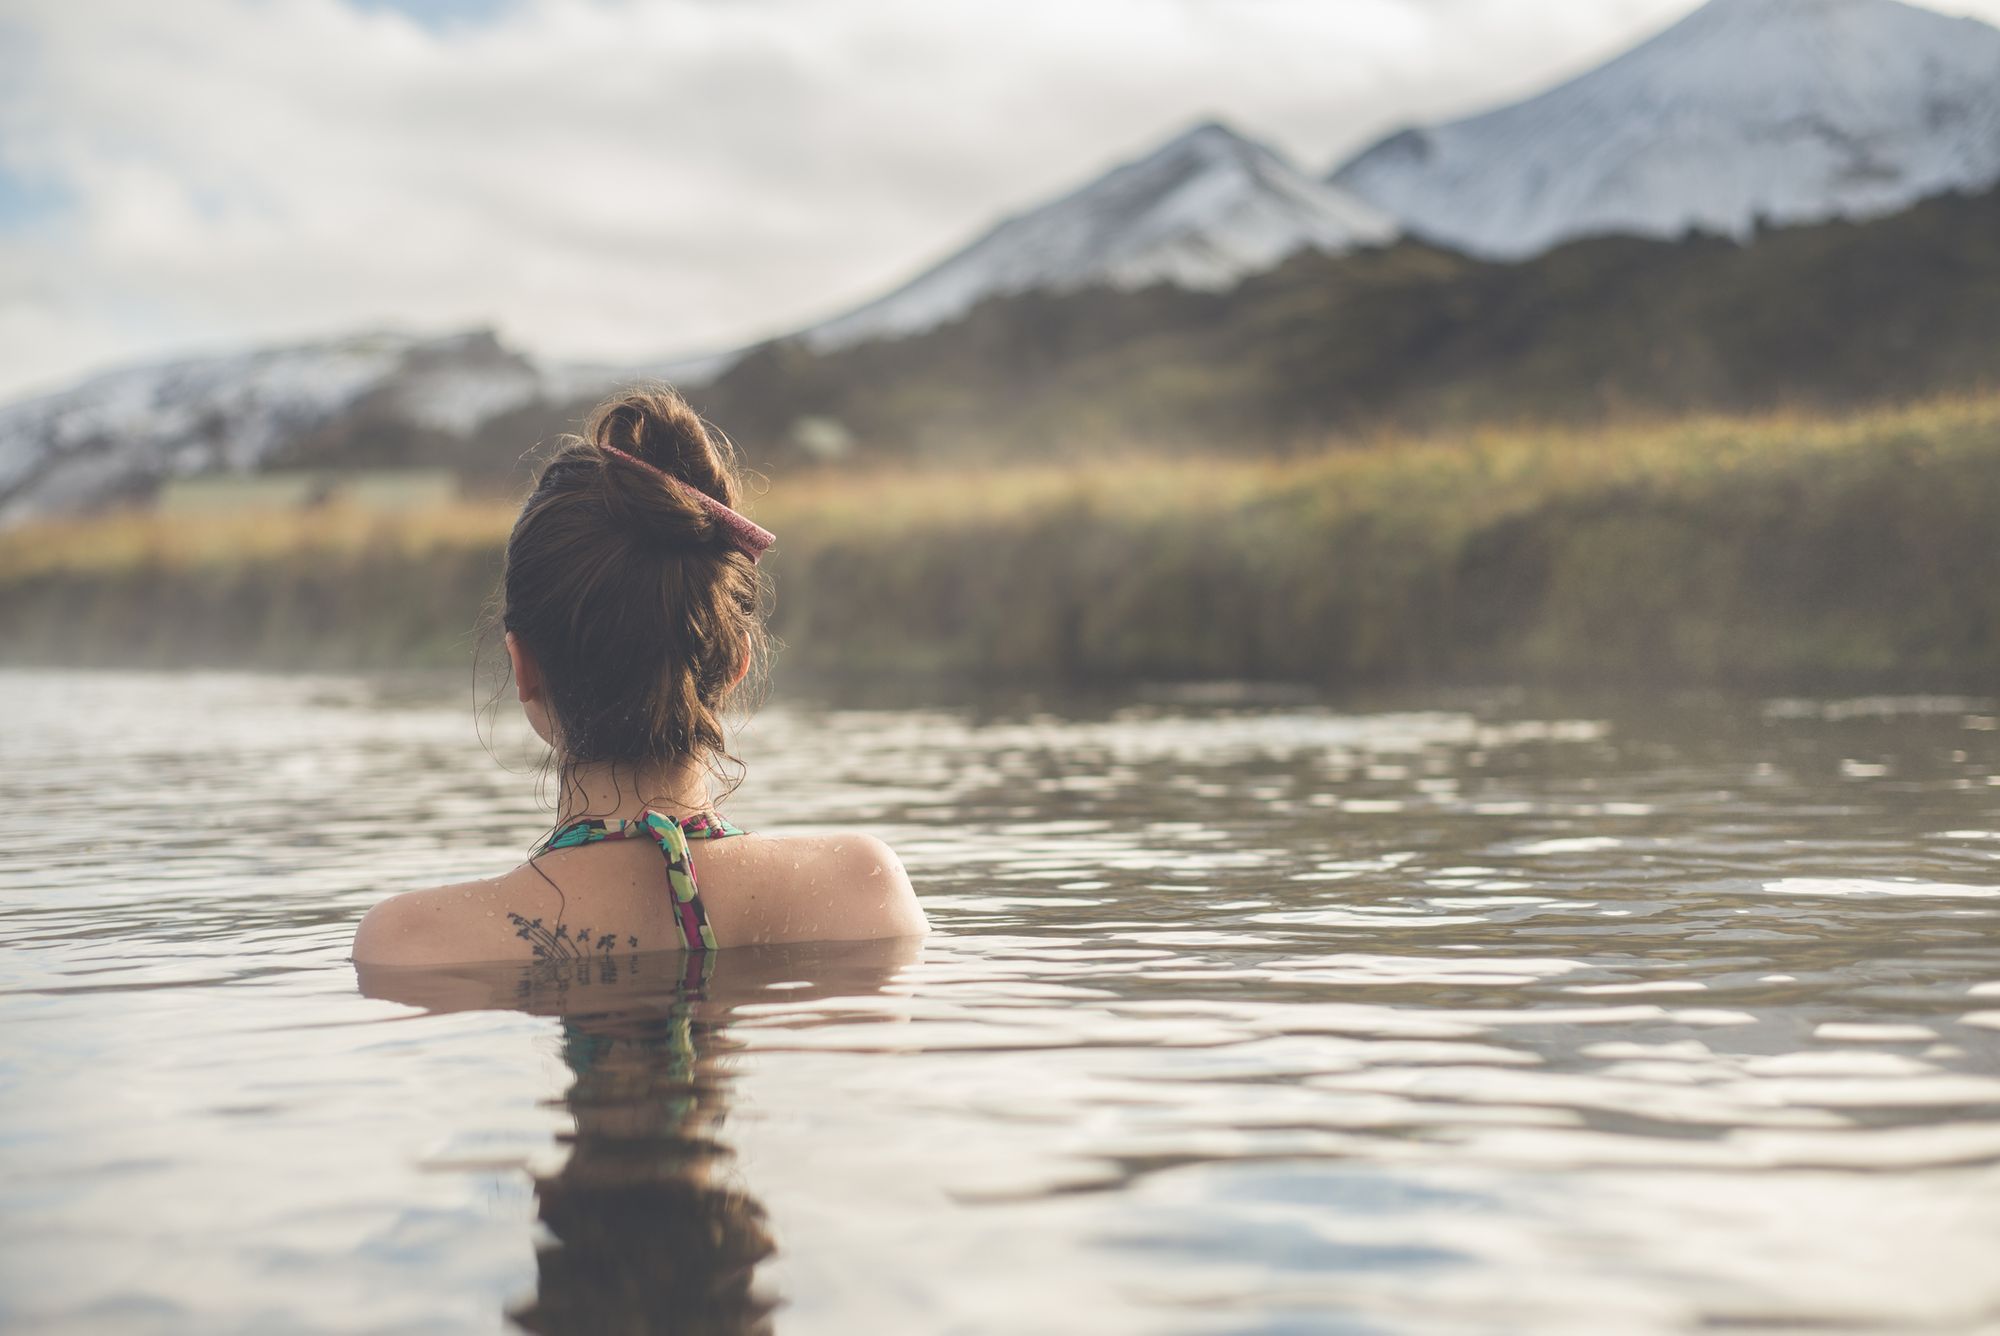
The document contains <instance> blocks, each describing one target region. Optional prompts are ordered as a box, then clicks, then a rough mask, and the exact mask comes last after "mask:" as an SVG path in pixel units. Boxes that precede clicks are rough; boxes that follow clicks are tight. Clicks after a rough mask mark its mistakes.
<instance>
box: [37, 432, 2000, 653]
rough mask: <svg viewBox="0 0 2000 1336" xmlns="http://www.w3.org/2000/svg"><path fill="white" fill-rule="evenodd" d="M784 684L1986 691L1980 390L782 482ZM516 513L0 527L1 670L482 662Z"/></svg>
mask: <svg viewBox="0 0 2000 1336" xmlns="http://www.w3.org/2000/svg"><path fill="white" fill-rule="evenodd" d="M751 508H752V510H753V513H754V514H755V515H756V516H757V518H758V519H759V520H760V521H762V522H764V523H765V524H767V525H769V526H770V527H771V528H773V529H775V530H776V531H777V532H778V533H779V535H780V546H779V549H778V551H777V552H775V553H774V554H773V557H772V559H771V562H770V567H771V571H772V575H773V577H774V581H775V587H776V590H777V608H776V623H775V624H776V627H777V630H778V632H779V634H780V635H781V637H782V638H783V640H784V641H785V642H786V645H787V648H786V650H785V652H784V658H783V663H784V664H785V666H786V668H787V669H788V670H789V671H793V672H801V673H804V672H811V673H824V674H838V675H849V674H853V675H867V674H885V673H887V674H898V673H934V674H947V675H963V676H967V677H988V678H1004V679H1016V680H1018V679H1049V680H1056V679H1062V680H1095V681H1119V680H1136V679H1194V678H1243V679H1264V680H1286V681H1303V682H1317V683H1326V684H1360V683H1370V682H1384V681H1397V680H1430V681H1475V682H1492V681H1500V680H1518V681H1567V682H1606V683H1610V682H1635V681H1636V682H1654V683H1659V684H1705V683H1734V684H1743V685H1759V686H1784V687H1794V688H1802V689H1803V688H1839V687H1857V688H1858V687H1866V686H1869V685H1872V684H1879V683H1884V682H1894V683H1896V684H1898V685H1900V686H1905V687H1907V686H1912V685H1918V684H1927V685H1936V686H1940V687H1943V686H1950V687H1958V688H1968V689H1981V688H1990V687H1992V686H1994V685H1995V684H2000V537H1996V535H2000V395H1996V394H1984V395H1974V396H1963V397H1948V398H1934V399H1929V400H1925V401H1923V402H1920V403H1916V404H1912V405H1906V406H1901V407H1892V408H1883V409H1878V410H1871V411H1866V412H1860V413H1854V414H1849V415H1842V416H1817V415H1812V414H1806V413H1767V414H1762V415H1757V416H1748V417H1696V418H1689V419H1684V420H1677V421H1666V422H1660V423H1657V424H1653V425H1627V426H1624V427H1620V428H1616V429H1609V430H1586V429H1582V428H1515V429H1502V428H1488V429H1479V430H1469V431H1465V432H1459V433H1452V434H1440V435H1436V436H1431V437H1423V438H1415V437H1412V438H1395V439H1387V438H1384V439H1345V440H1338V441H1330V442H1327V443H1326V444H1325V445H1324V446H1323V447H1322V448H1320V449H1318V450H1314V451H1308V452H1303V453H1299V454H1294V455H1290V456H1285V457H1258V458H1250V459H1244V458H1225V457H1218V456H1210V455H1197V454H1183V455H1178V456H1174V457H1171V458H1160V457H1158V456H1150V457H1144V458H1140V457H1137V456H1135V457H1133V458H1132V459H1130V460H1129V461H1126V460H1120V459H1116V458H1104V457H1101V456H1099V457H1092V458H1090V459H1089V460H1088V461H1087V462H1082V463H1077V464H1073V465H1061V464H1055V463H1026V464H1019V465H1014V466H1002V465H978V466H973V465H960V466H958V467H946V466H942V465H940V466H936V467H933V468H929V469H919V468H909V467H904V468H901V469H894V470H883V471H871V472H867V473H860V472H851V471H837V470H825V471H816V472H804V471H801V472H799V473H796V474H788V475H786V476H783V477H781V478H779V479H778V480H776V481H775V482H774V483H773V484H772V485H771V487H770V488H769V490H768V492H767V493H766V494H765V495H763V496H761V497H759V498H758V499H757V500H756V501H755V503H754V504H753V505H752V507H751ZM511 514H512V507H511V506H508V505H506V504H504V503H497V502H496V503H490V504H489V503H480V504H470V505H454V506H446V507H438V508H429V509H425V510H421V511H418V512H413V513H406V514H387V515H385V514H371V513H365V512H361V511H357V510H348V509H343V508H341V507H339V506H329V507H322V508H319V509H313V510H304V511H272V512H265V513H261V514H246V515H237V516H224V517H213V516H200V517H193V516H175V515H170V514H142V513H132V512H128V513H121V514H111V515H106V516H102V517H98V518H92V519H82V520H70V521H61V522H45V523H38V524H31V525H27V526H23V527H19V528H16V529H13V530H9V531H7V532H4V533H0V645H4V648H0V658H4V659H5V660H6V661H9V662H13V663H42V664H52V663H53V664H67V665H106V666H110V665H151V666H157V665H185V666H195V665H240V664H245V663H250V664H257V665H263V666H270V667H281V668H363V667H416V666H448V665H453V664H462V663H465V662H467V661H468V658H469V655H470V652H471V647H472V643H473V636H472V633H471V628H472V627H473V625H474V623H475V621H476V620H477V617H478V614H479V612H480V609H481V607H482V605H483V603H484V602H485V600H486V599H487V598H488V597H489V595H490V592H491V589H492V584H493V581H494V578H495V575H496V573H497V570H498V564H499V558H500V551H501V546H502V544H503V543H504V541H505V535H506V530H507V526H508V523H509V522H510V519H511Z"/></svg>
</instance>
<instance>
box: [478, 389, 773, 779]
mask: <svg viewBox="0 0 2000 1336" xmlns="http://www.w3.org/2000/svg"><path fill="white" fill-rule="evenodd" d="M616 451H623V452H624V453H625V454H626V455H630V456H632V458H631V459H626V458H621V457H620V456H619V455H618V454H617V453H615V452H616ZM735 453H736V452H735V449H734V447H733V446H731V445H730V443H729V440H728V438H727V437H725V436H723V435H722V433H721V432H719V431H711V430H710V429H709V427H708V425H707V424H706V423H704V422H703V421H702V420H701V418H700V417H699V416H698V415H697V414H696V413H695V411H694V410H693V409H692V408H690V407H689V406H688V404H687V401H686V400H684V399H682V398H681V397H680V395H678V394H676V393H674V392H673V391H672V390H669V389H666V388H664V387H662V388H658V389H648V390H638V391H633V392H631V393H627V394H621V395H619V396H617V397H616V398H613V399H610V400H608V401H606V402H605V403H603V404H601V405H599V406H598V408H597V409H596V411H595V412H593V413H592V414H591V415H590V418H589V420H588V421H587V422H586V423H585V425H584V429H583V434H582V435H581V436H570V437H565V438H563V440H562V442H561V443H560V446H559V448H558V449H557V451H556V453H555V455H554V456H553V457H552V458H551V459H550V460H549V462H548V464H547V465H546V466H545V467H544V468H543V469H542V473H541V477H540V478H539V479H538V480H537V481H536V483H535V490H534V491H533V493H531V494H530V495H529V497H528V500H527V502H526V504H524V505H523V506H522V507H521V514H520V517H519V518H518V519H516V520H515V521H514V530H513V532H512V533H511V534H510V535H509V536H508V539H507V569H506V575H505V576H504V577H503V579H502V582H501V612H500V623H501V625H502V626H503V627H505V628H506V630H508V631H510V632H512V633H513V634H514V635H515V636H516V637H517V638H518V639H519V640H520V642H521V644H522V646H523V647H524V648H525V649H527V651H528V652H529V653H530V654H531V655H533V657H534V659H535V662H536V663H537V664H538V665H539V666H540V668H541V671H542V676H543V679H544V686H545V688H546V691H547V703H548V708H549V714H550V718H551V721H552V723H553V725H554V733H555V738H554V744H555V751H556V761H557V767H558V773H559V775H560V776H561V778H562V780H563V781H564V783H565V787H566V786H567V780H568V777H569V774H570V772H571V771H572V769H573V768H574V767H575V766H578V765H587V764H592V763H597V762H606V761H608V762H611V763H613V764H614V765H615V766H619V767H625V766H630V767H631V768H632V770H633V772H634V778H635V779H636V778H637V776H638V772H640V771H642V770H645V769H656V768H664V767H667V766H671V765H674V764H677V763H680V762H683V761H687V760H694V761H697V762H699V763H701V764H705V765H716V764H718V763H719V762H721V761H723V760H728V759H731V758H730V757H729V754H728V752H727V750H726V748H725V746H724V738H723V725H722V716H723V712H724V710H725V709H726V708H727V707H728V706H729V705H730V704H732V703H737V702H744V703H747V697H748V696H749V694H750V693H749V692H748V691H747V690H745V689H743V688H739V687H738V685H737V678H738V676H739V674H740V672H741V671H742V669H743V668H744V656H745V655H748V656H749V659H750V666H751V667H752V669H753V670H756V669H761V668H762V667H763V665H764V662H765V659H766V656H767V653H768V649H769V642H768V640H767V638H766V635H765V632H764V609H765V607H766V605H767V602H768V598H767V587H766V585H765V583H764V581H763V579H762V577H761V576H760V574H759V572H758V570H757V567H756V566H755V565H754V564H753V563H752V562H751V560H750V559H749V558H748V557H746V556H745V555H743V553H741V552H739V551H737V550H736V549H735V548H734V547H732V546H730V545H729V541H728V537H729V536H728V533H727V531H726V530H725V529H724V528H723V527H722V526H721V525H720V524H718V523H717V522H716V520H715V518H714V517H713V516H712V515H711V514H710V513H709V512H708V511H707V510H704V509H703V508H702V507H701V505H700V504H699V503H697V502H696V501H695V500H694V499H693V498H692V497H689V496H687V495H686V494H684V493H683V492H682V491H680V489H678V488H676V487H674V486H673V485H672V484H671V483H669V482H668V481H667V479H666V478H662V477H661V476H660V475H659V473H655V472H654V471H653V470H654V469H658V470H660V472H661V473H665V474H668V475H670V476H671V477H673V478H677V479H679V480H680V481H682V482H685V483H687V484H689V485H690V486H693V487H696V488H699V489H700V490H701V491H703V492H705V493H707V494H708V495H709V496H712V497H714V498H715V499H716V500H718V501H720V502H722V503H723V504H724V505H727V506H732V507H733V506H735V505H736V504H737V502H738V497H739V494H740V492H741V483H740V481H739V479H738V476H737V468H736V458H735ZM634 460H639V461H643V462H640V463H635V462H634ZM647 465H651V466H652V467H651V468H649V467H647ZM745 685H746V686H747V685H748V684H747V683H746V684H745Z"/></svg>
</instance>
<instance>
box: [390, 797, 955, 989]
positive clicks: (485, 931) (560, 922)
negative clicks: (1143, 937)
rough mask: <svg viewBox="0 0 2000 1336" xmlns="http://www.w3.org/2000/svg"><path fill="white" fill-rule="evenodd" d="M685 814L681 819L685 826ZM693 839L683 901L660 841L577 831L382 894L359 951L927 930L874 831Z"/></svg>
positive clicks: (757, 941) (553, 955) (444, 956)
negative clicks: (489, 870)
mask: <svg viewBox="0 0 2000 1336" xmlns="http://www.w3.org/2000/svg"><path fill="white" fill-rule="evenodd" d="M700 820H701V821H703V822H708V821H710V819H709V818H701V819H700ZM606 824H607V825H608V826H612V827H614V828H615V827H616V825H617V823H606ZM656 824H665V825H668V826H674V825H675V823H674V822H673V820H672V818H670V817H666V816H664V815H662V814H658V813H654V814H651V817H650V820H648V819H647V818H644V817H639V818H634V821H633V825H635V826H638V827H639V828H640V829H646V828H647V827H649V826H651V825H656ZM689 825H694V823H692V822H689V823H681V825H680V826H679V829H680V830H681V831H682V832H683V834H684V835H685V834H686V833H687V827H688V826H689ZM695 829H696V830H697V831H699V830H701V829H702V827H701V826H699V825H697V826H695ZM708 829H715V826H713V825H710V826H709V827H708ZM728 829H729V830H731V831H733V832H734V828H733V827H731V828H728ZM650 833H651V832H650V830H648V834H650ZM558 838H560V837H558ZM556 842H557V841H553V840H552V841H550V843H551V844H552V845H553V844H555V843H556ZM685 847H686V850H687V864H686V866H688V867H689V868H690V870H691V872H692V875H691V876H689V877H688V878H687V883H688V885H690V886H691V887H692V889H693V895H692V897H688V898H683V896H682V894H681V891H682V889H684V888H683V887H677V886H676V885H675V882H676V880H678V879H679V878H678V877H677V876H676V875H675V873H674V871H673V869H672V867H671V865H670V862H669V859H668V857H667V856H666V855H665V854H664V852H663V850H662V849H661V847H660V842H659V841H657V840H655V839H652V838H637V837H626V838H614V839H599V840H589V841H579V842H576V843H573V844H570V845H568V846H565V847H559V848H551V849H550V850H549V851H548V852H546V853H541V854H538V855H537V856H535V857H534V858H533V859H532V860H531V861H530V862H528V863H524V864H522V865H521V866H520V867H518V868H515V869H514V870H513V871H511V872H508V873H505V874H504V875H502V876H498V877H494V878H490V879H488V880H484V881H474V882H466V883H463V884H461V885H456V886H440V887H437V888H435V889H433V890H424V891H410V892H406V893H405V894H402V895H398V896H395V897H393V898H391V899H389V900H385V901H383V902H382V903H381V904H379V905H377V906H376V907H375V908H374V909H373V910H371V911H369V913H368V916H367V917H366V918H365V919H363V920H362V923H361V927H360V930H359V931H358V932H357V933H356V934H355V939H354V958H355V960H356V961H358V962H360V963H362V964H364V965H439V964H449V963H451V962H454V961H477V960H509V959H522V960H535V959H562V958H582V957H586V956H589V955H592V954H594V953H595V954H608V953H624V952H627V951H661V950H675V949H683V950H696V951H699V950H710V949H715V948H719V947H727V946H761V945H769V944H774V943H779V942H804V941H864V940H870V939H874V938H881V937H904V936H915V935H919V934H921V933H923V932H924V931H925V930H926V925H925V922H924V915H923V910H922V908H921V907H920V906H919V905H918V904H917V899H916V895H915V893H914V892H913V891H912V890H911V887H910V880H909V877H908V876H907V875H906V874H905V873H904V871H903V866H902V863H901V862H900V861H899V860H898V859H897V857H896V855H895V853H894V852H893V851H892V850H891V849H890V848H889V847H888V846H887V845H886V844H884V843H882V841H880V840H878V839H876V838H874V837H873V836H869V835H810V836H789V837H786V836H769V835H753V834H747V833H743V832H734V833H730V834H727V835H722V834H717V835H705V834H697V835H696V836H695V837H694V838H691V839H686V840H685ZM691 919H692V920H693V921H694V923H695V924H696V926H695V927H694V928H693V930H692V931H690V929H689V923H690V920H691Z"/></svg>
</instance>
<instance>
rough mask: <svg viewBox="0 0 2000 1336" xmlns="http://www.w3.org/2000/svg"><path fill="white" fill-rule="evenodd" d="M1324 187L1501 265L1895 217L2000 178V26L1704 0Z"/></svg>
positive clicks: (1781, 1) (1771, 2)
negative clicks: (1602, 239) (1619, 241)
mask: <svg viewBox="0 0 2000 1336" xmlns="http://www.w3.org/2000/svg"><path fill="white" fill-rule="evenodd" d="M1329 179H1330V181H1331V182H1332V183H1333V184H1335V185H1337V186H1340V187H1342V188H1344V189H1346V190H1349V191H1351V192H1353V193H1354V194H1355V195H1357V196H1359V197H1360V198H1362V199H1364V200H1367V201H1369V202H1370V203H1372V204H1374V205H1377V206H1378V207H1380V208H1382V209H1383V210H1385V211H1387V212H1388V213H1390V214H1392V215H1394V216H1395V217H1396V218H1397V219H1398V220H1399V221H1400V222H1401V223H1402V224H1403V225H1404V226H1405V227H1406V228H1407V229H1408V230H1410V231H1411V232H1413V233H1416V234H1418V235H1421V236H1424V237H1427V238H1429V239H1431V240H1434V241H1438V242H1442V243H1443V244H1445V245H1448V246H1453V247H1456V248H1458V249H1462V250H1467V251H1470V252H1472V253H1474V254H1478V255H1484V256H1488V257H1493V258H1502V259H1513V258H1520V257H1524V256H1527V255H1532V254H1536V253H1538V252H1540V251H1543V250H1546V249H1548V248H1549V247H1550V246H1553V245H1555V244H1557V243H1560V242H1562V241H1566V240H1569V239H1572V238H1575V237H1581V236H1589V235H1598V234H1605V233H1632V234H1639V235H1645V236H1667V237H1671V236H1677V235H1680V234H1682V233H1684V232H1686V231H1687V230H1689V229H1690V228H1699V229H1701V230H1704V231H1709V232H1719V233H1725V234H1729V235H1733V236H1737V237H1744V236H1747V235H1749V234H1750V233H1752V232H1753V231H1754V230H1755V228H1756V226H1757V222H1758V220H1759V218H1762V219H1764V220H1766V221H1769V222H1772V223H1795V222H1810V221H1819V220H1823V219H1827V218H1834V217H1849V218H1863V217H1870V216H1874V215H1879V214H1885V213H1890V212H1894V211H1896V210H1898V209H1901V208H1903V207H1906V206H1908V205H1910V204H1913V203H1915V202H1916V201H1918V200H1920V199H1924V198H1926V197H1929V196H1932V195H1937V194H1941V193H1943V192H1945V191H1947V190H1953V189H1963V190H1982V189H1984V188H1986V187H1988V186H1990V185H1992V184H1993V183H1994V182H1995V181H2000V29H1996V28H1993V27H1990V26H1988V25H1986V24H1984V23H1980V22H1977V21H1976V20H1973V19H1963V18H1950V17H1947V16H1945V15H1942V14H1939V13H1936V12H1934V11H1931V10H1924V9H1916V8H1912V7H1911V6H1909V5H1904V4H1899V3H1896V0H1710V3H1708V4H1707V5H1705V6H1703V7H1702V8H1701V9H1699V10H1697V11H1695V13H1693V14H1692V15H1690V16H1689V17H1687V18H1686V19H1684V20H1682V21H1681V22H1680V23H1678V24H1676V25H1675V26H1674V27H1672V28H1670V29H1668V30H1667V31H1666V32H1664V33H1661V34H1660V35H1658V36H1657V37H1654V38H1653V39H1652V40H1650V41H1648V42H1646V43H1644V44H1642V45H1640V46H1638V47H1636V48H1634V49H1633V50H1631V51H1628V52H1626V53H1625V54H1624V55H1622V56H1619V57H1618V58H1617V59H1615V60H1612V61H1611V62H1610V63H1608V64H1606V65H1602V66H1600V67H1598V68H1597V69H1595V70H1593V71H1592V72H1590V73H1588V74H1585V75H1583V76H1582V77H1580V78H1577V79H1574V80H1572V81H1570V82H1569V83H1566V84H1563V85H1561V86H1559V87H1557V88H1555V89H1552V90H1551V91H1549V92H1546V93H1543V94H1541V95H1540V96H1538V97H1534V98H1531V99H1529V100H1527V101H1524V102H1519V103H1516V104H1514V105H1512V106H1507V107H1502V108H1500V109H1499V110H1496V111H1491V112H1487V113H1486V114H1484V115H1479V116H1474V117H1471V118H1470V119H1467V120H1461V121H1455V122H1452V123H1450V124H1446V125H1440V126H1434V127H1424V128H1418V129H1411V130H1405V131H1403V132H1401V133H1399V134H1396V135H1393V136H1391V137H1390V138H1388V139H1385V140H1383V141H1382V142H1381V143H1379V144H1377V145H1375V146H1374V147H1373V148H1371V149H1369V150H1367V151H1366V152H1364V153H1362V154H1361V155H1360V156H1359V157H1357V158H1355V159H1353V160H1352V161H1350V162H1349V163H1347V164H1346V165H1345V166H1343V167H1341V168H1340V169H1339V170H1337V171H1335V172H1334V173H1333V174H1332V176H1331V177H1330V178H1329Z"/></svg>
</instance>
